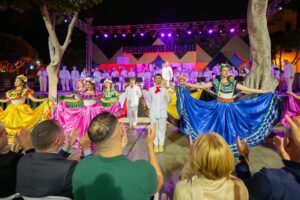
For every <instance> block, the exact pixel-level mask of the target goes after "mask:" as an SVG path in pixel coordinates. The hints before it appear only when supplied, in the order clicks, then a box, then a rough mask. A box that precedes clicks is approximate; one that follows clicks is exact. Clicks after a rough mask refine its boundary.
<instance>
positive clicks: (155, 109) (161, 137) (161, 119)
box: [148, 74, 171, 153]
mask: <svg viewBox="0 0 300 200" xmlns="http://www.w3.org/2000/svg"><path fill="white" fill-rule="evenodd" d="M154 82H155V86H153V87H151V88H150V90H149V99H148V101H149V104H150V107H149V112H150V122H151V125H153V124H154V123H156V124H157V130H156V132H157V135H156V137H155V139H154V152H155V153H158V152H164V143H165V136H166V125H167V117H168V114H167V108H168V104H169V103H170V102H171V97H170V95H169V92H168V90H167V89H166V88H164V87H162V82H163V78H162V75H161V74H156V75H155V77H154Z"/></svg>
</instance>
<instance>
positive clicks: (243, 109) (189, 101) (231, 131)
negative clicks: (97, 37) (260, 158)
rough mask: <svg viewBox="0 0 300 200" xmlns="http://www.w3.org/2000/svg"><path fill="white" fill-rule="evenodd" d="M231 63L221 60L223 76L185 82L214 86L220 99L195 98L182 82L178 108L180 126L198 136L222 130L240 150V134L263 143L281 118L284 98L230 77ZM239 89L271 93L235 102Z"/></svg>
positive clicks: (179, 88) (234, 147) (193, 85)
mask: <svg viewBox="0 0 300 200" xmlns="http://www.w3.org/2000/svg"><path fill="white" fill-rule="evenodd" d="M229 70H230V65H228V64H221V66H220V71H221V76H220V78H214V79H213V80H212V81H211V82H208V83H206V84H204V85H195V84H189V83H185V82H182V84H183V85H186V86H190V87H194V88H200V89H206V88H210V87H214V89H215V91H216V93H217V100H215V101H211V102H204V101H201V100H195V99H193V98H192V97H191V96H190V94H189V93H188V92H187V91H186V90H185V89H184V88H183V87H182V85H180V86H179V87H178V90H177V110H178V112H179V115H180V117H181V124H180V130H181V131H182V132H183V133H184V134H186V135H187V136H192V138H193V139H196V138H197V136H198V135H199V134H202V133H204V132H207V131H215V132H217V133H219V134H220V135H221V136H223V138H224V139H225V140H226V141H227V143H228V144H229V145H230V147H231V149H232V151H233V152H234V153H237V146H236V138H237V136H240V138H241V139H246V140H247V142H248V145H249V146H254V145H257V144H260V143H262V142H263V141H264V140H265V138H266V137H267V136H268V135H269V133H270V132H271V130H272V127H273V126H274V125H275V124H276V122H277V121H278V109H279V104H280V99H279V98H278V97H276V96H275V95H274V94H273V93H267V92H268V91H265V90H258V89H251V88H247V87H245V86H243V85H241V84H239V83H237V81H236V80H234V79H230V78H228V77H229ZM236 89H238V90H241V91H245V92H250V93H267V94H263V95H261V96H258V97H256V98H252V99H247V100H240V101H237V102H234V97H235V96H236Z"/></svg>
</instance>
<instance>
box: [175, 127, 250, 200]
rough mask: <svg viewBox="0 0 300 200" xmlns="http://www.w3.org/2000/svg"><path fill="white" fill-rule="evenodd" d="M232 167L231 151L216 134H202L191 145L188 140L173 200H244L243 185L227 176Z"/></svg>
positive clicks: (245, 197) (245, 190)
mask: <svg viewBox="0 0 300 200" xmlns="http://www.w3.org/2000/svg"><path fill="white" fill-rule="evenodd" d="M233 166H234V157H233V154H232V151H231V149H230V147H229V146H228V144H227V143H226V142H225V140H224V139H223V138H222V136H220V135H219V134H217V133H214V132H211V133H206V134H202V135H200V136H199V137H198V138H197V140H196V142H195V144H193V143H192V139H191V138H190V159H189V162H187V164H186V165H185V166H184V169H183V171H182V173H181V176H182V177H181V179H182V180H181V181H179V182H178V183H177V184H176V187H175V191H174V200H195V199H220V200H233V199H240V200H248V191H247V188H246V186H245V184H244V183H243V181H241V180H240V179H238V178H236V177H234V176H232V175H231V173H232V171H233Z"/></svg>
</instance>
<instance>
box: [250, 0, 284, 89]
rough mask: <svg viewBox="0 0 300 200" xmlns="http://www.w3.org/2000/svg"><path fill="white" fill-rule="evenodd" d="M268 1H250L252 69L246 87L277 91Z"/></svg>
mask: <svg viewBox="0 0 300 200" xmlns="http://www.w3.org/2000/svg"><path fill="white" fill-rule="evenodd" d="M267 7H268V0H249V2H248V11H247V25H248V33H249V40H250V49H251V50H250V55H251V61H252V67H251V71H250V74H249V76H248V77H247V78H246V81H245V85H246V86H248V87H252V88H257V89H258V88H259V89H266V90H270V89H271V90H275V89H276V87H277V85H278V81H277V80H276V79H275V78H274V77H272V76H271V74H270V67H271V41H270V36H269V31H268V26H267V17H266V13H267Z"/></svg>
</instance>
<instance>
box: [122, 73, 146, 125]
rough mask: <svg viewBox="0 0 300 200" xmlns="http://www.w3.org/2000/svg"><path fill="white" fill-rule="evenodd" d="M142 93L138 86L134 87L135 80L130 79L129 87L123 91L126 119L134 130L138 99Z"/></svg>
mask: <svg viewBox="0 0 300 200" xmlns="http://www.w3.org/2000/svg"><path fill="white" fill-rule="evenodd" d="M141 96H142V92H141V89H140V87H139V86H137V85H136V81H135V78H130V83H129V86H127V87H126V89H125V97H126V98H127V100H126V104H127V105H126V106H127V117H128V120H129V125H130V128H133V129H135V128H136V125H137V117H138V106H139V99H140V97H141Z"/></svg>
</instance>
